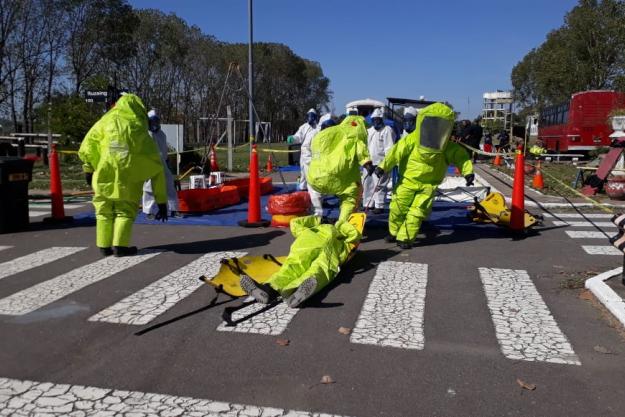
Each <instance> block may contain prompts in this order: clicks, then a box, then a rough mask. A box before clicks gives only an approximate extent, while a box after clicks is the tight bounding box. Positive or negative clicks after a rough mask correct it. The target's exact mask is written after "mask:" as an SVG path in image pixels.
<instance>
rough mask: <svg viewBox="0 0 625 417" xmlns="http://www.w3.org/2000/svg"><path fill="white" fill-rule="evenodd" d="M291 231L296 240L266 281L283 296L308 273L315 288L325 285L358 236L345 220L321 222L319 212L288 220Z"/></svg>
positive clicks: (355, 230)
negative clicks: (334, 223) (284, 258)
mask: <svg viewBox="0 0 625 417" xmlns="http://www.w3.org/2000/svg"><path fill="white" fill-rule="evenodd" d="M291 233H292V234H293V237H295V242H293V244H292V245H291V250H290V251H289V256H288V257H287V259H286V261H284V263H283V264H282V267H281V268H280V270H279V271H278V272H276V273H275V274H273V275H272V276H271V278H270V279H269V281H268V282H267V283H268V284H269V285H270V286H271V287H272V288H273V289H274V290H276V291H278V292H279V293H280V294H281V295H283V296H284V295H288V294H289V293H290V292H292V291H294V290H295V289H297V287H299V286H300V284H301V283H302V282H304V280H306V279H307V278H310V277H314V278H315V280H316V281H317V287H316V291H315V292H317V291H319V290H321V289H322V288H323V287H325V286H326V285H328V284H329V283H330V282H331V281H332V280H333V279H334V277H335V276H336V275H337V274H338V272H339V266H340V265H341V264H342V263H343V262H345V261H346V260H347V257H348V255H349V252H350V250H351V248H352V245H351V243H355V242H357V241H359V240H360V237H361V236H360V232H359V231H358V230H357V229H356V228H355V227H354V226H353V225H351V224H350V223H348V222H338V223H337V224H336V225H330V224H321V219H320V218H319V217H318V216H306V217H298V218H296V219H293V220H291Z"/></svg>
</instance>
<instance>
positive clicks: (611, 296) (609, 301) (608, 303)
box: [584, 267, 625, 326]
mask: <svg viewBox="0 0 625 417" xmlns="http://www.w3.org/2000/svg"><path fill="white" fill-rule="evenodd" d="M622 273H623V268H622V267H621V268H615V269H612V270H610V271H607V272H604V273H602V274H599V275H597V276H595V277H592V278H590V279H587V280H586V283H585V284H584V285H585V286H586V288H588V289H589V290H590V291H591V292H592V293H593V294H594V295H595V297H597V299H598V300H599V301H601V303H602V304H603V305H604V306H605V307H606V308H607V309H608V310H609V311H610V313H612V314H613V315H614V317H616V319H617V320H618V321H620V322H621V324H622V325H623V326H625V301H623V299H622V298H621V297H620V296H619V295H618V294H617V293H616V292H614V290H613V289H612V288H610V286H609V285H607V284H606V283H605V282H604V281H605V280H608V279H610V278H612V277H614V276H617V275H621V274H622Z"/></svg>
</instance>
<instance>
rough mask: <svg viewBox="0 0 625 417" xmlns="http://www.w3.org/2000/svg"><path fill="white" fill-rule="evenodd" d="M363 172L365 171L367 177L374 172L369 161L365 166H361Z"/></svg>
mask: <svg viewBox="0 0 625 417" xmlns="http://www.w3.org/2000/svg"><path fill="white" fill-rule="evenodd" d="M362 167H363V168H364V169H365V170H367V175H369V176H371V175H373V171H375V167H374V166H373V164H372V163H371V161H369V162H367V163H366V164H364V165H363V166H362Z"/></svg>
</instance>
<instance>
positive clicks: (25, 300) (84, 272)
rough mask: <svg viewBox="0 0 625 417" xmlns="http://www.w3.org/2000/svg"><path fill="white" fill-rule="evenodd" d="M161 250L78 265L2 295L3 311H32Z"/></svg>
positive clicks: (19, 313) (2, 312)
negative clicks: (55, 275) (53, 276)
mask: <svg viewBox="0 0 625 417" xmlns="http://www.w3.org/2000/svg"><path fill="white" fill-rule="evenodd" d="M159 253H161V251H158V250H142V251H139V254H138V255H135V256H126V257H122V258H115V257H112V256H109V257H107V258H104V259H100V260H99V261H96V262H93V263H91V264H89V265H85V266H82V267H80V268H76V269H74V270H72V271H70V272H67V273H65V274H62V275H59V276H58V277H56V278H52V279H50V280H48V281H44V282H42V283H40V284H37V285H34V286H32V287H30V288H27V289H25V290H22V291H20V292H17V293H15V294H13V295H10V296H8V297H6V298H3V299H0V314H7V315H11V316H17V315H21V314H26V313H30V312H32V311H35V310H37V309H39V308H41V307H43V306H45V305H46V304H49V303H52V302H54V301H57V300H60V299H61V298H63V297H65V296H67V295H69V294H71V293H74V292H76V291H78V290H80V289H82V288H84V287H86V286H88V285H91V284H94V283H96V282H98V281H101V280H103V279H105V278H108V277H111V276H113V275H115V274H117V273H119V272H121V271H123V270H125V269H128V268H130V267H133V266H135V265H138V264H140V263H141V262H143V261H146V260H148V259H150V258H152V257H154V256H156V255H158V254H159Z"/></svg>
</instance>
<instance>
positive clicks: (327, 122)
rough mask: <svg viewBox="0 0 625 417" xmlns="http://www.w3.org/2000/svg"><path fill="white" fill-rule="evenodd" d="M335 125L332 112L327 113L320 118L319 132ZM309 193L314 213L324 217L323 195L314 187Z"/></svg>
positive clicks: (310, 188)
mask: <svg viewBox="0 0 625 417" xmlns="http://www.w3.org/2000/svg"><path fill="white" fill-rule="evenodd" d="M334 125H336V122H335V121H334V119H333V118H332V113H326V114H324V115H323V116H321V119H319V132H321V131H322V130H323V129H325V128H327V127H331V126H334ZM313 139H314V138H313ZM311 143H312V140H311ZM308 195H310V202H311V203H312V206H313V211H314V214H315V215H316V216H319V217H323V195H322V194H320V193H318V192H317V191H315V190H314V189H313V188H312V187H308Z"/></svg>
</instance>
